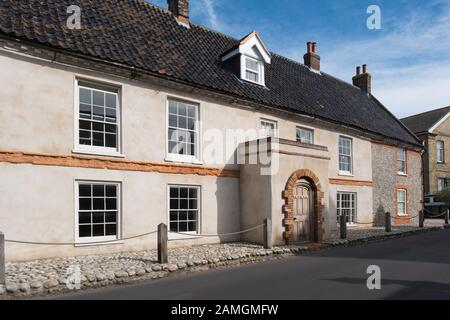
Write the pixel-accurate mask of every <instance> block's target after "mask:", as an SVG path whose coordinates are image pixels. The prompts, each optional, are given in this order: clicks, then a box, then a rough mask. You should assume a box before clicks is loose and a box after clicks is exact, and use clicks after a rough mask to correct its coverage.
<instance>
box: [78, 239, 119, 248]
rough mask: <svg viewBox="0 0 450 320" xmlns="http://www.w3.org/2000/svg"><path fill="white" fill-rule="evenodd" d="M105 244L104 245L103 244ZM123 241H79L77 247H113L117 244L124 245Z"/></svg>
mask: <svg viewBox="0 0 450 320" xmlns="http://www.w3.org/2000/svg"><path fill="white" fill-rule="evenodd" d="M99 242H100V243H99ZM102 242H103V243H102ZM124 243H125V241H123V240H97V239H96V240H89V241H86V240H78V241H77V242H76V243H75V247H94V246H111V245H117V244H124Z"/></svg>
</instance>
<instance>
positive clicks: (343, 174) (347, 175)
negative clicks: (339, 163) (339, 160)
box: [339, 171, 355, 177]
mask: <svg viewBox="0 0 450 320" xmlns="http://www.w3.org/2000/svg"><path fill="white" fill-rule="evenodd" d="M339 175H340V176H344V177H354V176H355V175H354V174H353V173H351V172H346V171H339Z"/></svg>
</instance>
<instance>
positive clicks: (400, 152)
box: [397, 148, 406, 175]
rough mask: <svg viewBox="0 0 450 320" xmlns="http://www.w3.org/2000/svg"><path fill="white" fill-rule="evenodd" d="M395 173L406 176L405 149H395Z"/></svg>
mask: <svg viewBox="0 0 450 320" xmlns="http://www.w3.org/2000/svg"><path fill="white" fill-rule="evenodd" d="M397 173H398V174H404V175H405V174H406V149H403V148H398V149H397Z"/></svg>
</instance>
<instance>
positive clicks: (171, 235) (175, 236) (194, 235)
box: [167, 232, 201, 241]
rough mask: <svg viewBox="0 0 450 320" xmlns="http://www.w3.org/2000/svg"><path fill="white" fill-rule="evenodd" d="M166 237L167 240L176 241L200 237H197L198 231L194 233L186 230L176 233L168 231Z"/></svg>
mask: <svg viewBox="0 0 450 320" xmlns="http://www.w3.org/2000/svg"><path fill="white" fill-rule="evenodd" d="M183 233H184V232H183ZM190 234H192V235H190ZM167 238H168V239H167V240H169V241H177V240H193V239H200V238H201V237H199V236H198V233H196V232H186V234H178V233H173V232H168V235H167Z"/></svg>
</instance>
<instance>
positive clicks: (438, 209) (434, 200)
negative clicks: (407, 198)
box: [424, 194, 447, 219]
mask: <svg viewBox="0 0 450 320" xmlns="http://www.w3.org/2000/svg"><path fill="white" fill-rule="evenodd" d="M424 207H425V218H428V219H433V218H435V219H443V218H444V217H443V216H440V217H437V216H439V215H440V214H441V213H443V212H444V211H445V210H447V206H446V205H445V202H442V200H441V199H440V198H439V196H438V195H436V194H431V195H427V196H425V205H424Z"/></svg>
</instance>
